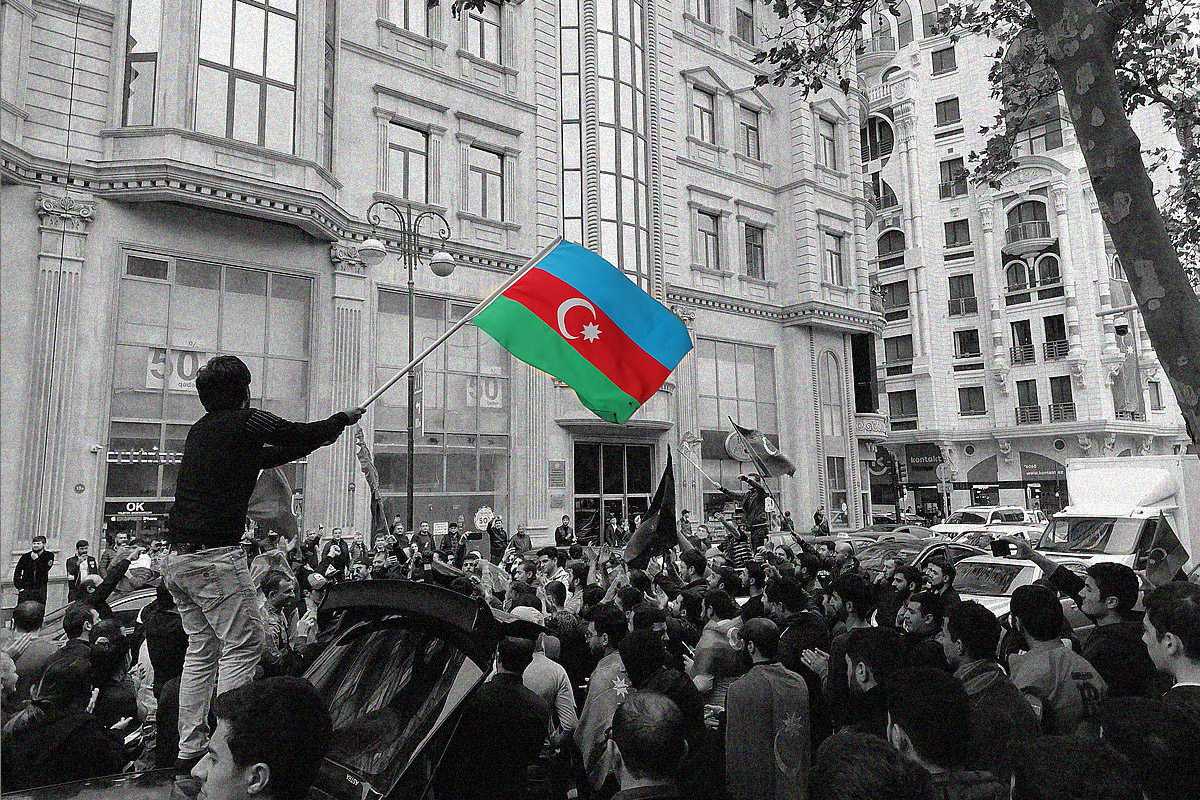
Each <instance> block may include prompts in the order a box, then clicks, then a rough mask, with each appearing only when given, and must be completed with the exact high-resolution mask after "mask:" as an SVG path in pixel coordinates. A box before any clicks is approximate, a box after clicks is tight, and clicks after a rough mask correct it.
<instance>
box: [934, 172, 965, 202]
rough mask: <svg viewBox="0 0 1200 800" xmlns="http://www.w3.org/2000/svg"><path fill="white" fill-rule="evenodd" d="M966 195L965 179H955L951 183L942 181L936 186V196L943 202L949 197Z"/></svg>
mask: <svg viewBox="0 0 1200 800" xmlns="http://www.w3.org/2000/svg"><path fill="white" fill-rule="evenodd" d="M966 193H967V179H966V178H965V177H962V178H955V179H954V180H952V181H942V182H941V183H940V184H938V196H939V197H940V198H941V199H943V200H945V199H947V198H950V197H961V196H962V195H964V194H966Z"/></svg>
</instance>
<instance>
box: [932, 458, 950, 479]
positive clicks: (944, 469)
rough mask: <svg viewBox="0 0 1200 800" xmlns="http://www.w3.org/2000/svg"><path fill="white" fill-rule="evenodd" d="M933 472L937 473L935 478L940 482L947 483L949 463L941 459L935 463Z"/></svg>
mask: <svg viewBox="0 0 1200 800" xmlns="http://www.w3.org/2000/svg"><path fill="white" fill-rule="evenodd" d="M933 474H935V475H937V479H938V480H939V481H941V482H942V483H947V482H948V481H949V480H950V465H949V464H947V463H946V462H945V461H943V462H942V463H940V464H938V465H937V469H935V470H934V471H933Z"/></svg>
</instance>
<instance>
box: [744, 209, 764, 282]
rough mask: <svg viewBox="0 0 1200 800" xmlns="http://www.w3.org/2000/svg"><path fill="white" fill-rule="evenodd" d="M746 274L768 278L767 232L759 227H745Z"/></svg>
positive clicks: (752, 276) (760, 278)
mask: <svg viewBox="0 0 1200 800" xmlns="http://www.w3.org/2000/svg"><path fill="white" fill-rule="evenodd" d="M745 236H746V274H747V275H748V276H750V277H751V278H758V279H759V280H765V279H766V277H767V250H766V230H765V229H763V228H761V227H759V226H758V225H751V224H750V223H749V222H747V223H746V225H745Z"/></svg>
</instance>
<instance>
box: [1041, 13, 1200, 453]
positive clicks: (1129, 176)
mask: <svg viewBox="0 0 1200 800" xmlns="http://www.w3.org/2000/svg"><path fill="white" fill-rule="evenodd" d="M1029 5H1030V8H1031V10H1032V11H1033V13H1034V15H1035V16H1036V17H1037V21H1038V27H1039V28H1040V29H1041V31H1042V33H1043V35H1044V36H1045V38H1046V46H1047V50H1048V52H1049V54H1050V57H1051V59H1052V60H1053V65H1054V69H1055V71H1056V72H1057V73H1058V76H1059V79H1060V80H1061V81H1062V86H1063V91H1064V93H1065V94H1066V98H1067V108H1068V109H1069V110H1070V113H1071V120H1072V123H1073V125H1074V128H1075V136H1076V139H1077V140H1078V142H1079V148H1080V150H1081V151H1082V152H1083V157H1084V160H1085V161H1086V162H1087V168H1088V172H1089V173H1090V174H1091V180H1092V188H1093V189H1094V190H1095V192H1096V199H1097V201H1098V203H1099V205H1100V215H1101V216H1102V217H1103V218H1104V222H1105V225H1106V226H1107V227H1108V233H1109V235H1110V236H1111V237H1112V240H1113V244H1114V245H1115V246H1116V249H1117V254H1118V255H1119V256H1120V257H1121V265H1122V267H1124V269H1125V274H1126V276H1127V277H1128V279H1129V286H1130V289H1132V290H1133V296H1134V298H1136V300H1137V304H1138V308H1139V309H1140V310H1141V314H1142V319H1143V320H1144V322H1145V325H1146V332H1147V333H1148V334H1149V335H1150V342H1151V344H1152V345H1154V349H1155V351H1156V352H1157V354H1158V360H1159V363H1160V364H1162V367H1163V370H1164V371H1165V372H1166V375H1167V378H1168V379H1169V380H1170V381H1171V386H1172V388H1173V389H1174V390H1175V397H1176V398H1177V399H1178V401H1179V408H1180V410H1181V411H1182V412H1183V418H1184V421H1185V422H1186V424H1187V429H1188V435H1189V436H1190V437H1191V439H1192V442H1193V443H1194V444H1197V446H1198V447H1200V440H1198V439H1197V436H1198V435H1200V300H1198V299H1197V297H1196V295H1195V293H1194V291H1193V289H1192V285H1191V282H1190V281H1189V280H1188V276H1187V274H1186V273H1185V272H1184V271H1183V267H1182V265H1181V264H1180V261H1179V256H1178V255H1177V254H1176V252H1175V249H1174V247H1173V246H1172V244H1171V238H1170V236H1169V235H1168V234H1167V229H1166V226H1165V224H1164V223H1163V218H1162V214H1160V213H1159V210H1158V206H1156V205H1155V203H1154V185H1153V183H1152V182H1151V181H1150V176H1149V175H1148V174H1147V172H1146V167H1145V165H1144V164H1143V163H1142V152H1141V142H1140V141H1139V140H1138V137H1137V134H1135V133H1134V132H1133V128H1132V127H1131V126H1130V124H1129V118H1128V117H1127V116H1126V114H1125V109H1124V106H1123V104H1122V101H1121V94H1120V91H1119V90H1118V88H1117V82H1116V81H1117V76H1116V70H1115V68H1114V65H1113V57H1112V50H1113V41H1114V39H1115V37H1116V36H1117V35H1119V33H1120V24H1121V20H1114V19H1112V18H1110V16H1109V15H1108V14H1107V13H1106V12H1105V11H1102V10H1100V9H1097V8H1096V6H1095V5H1094V2H1093V0H1030V2H1029ZM1164 57H1169V56H1167V55H1166V54H1164Z"/></svg>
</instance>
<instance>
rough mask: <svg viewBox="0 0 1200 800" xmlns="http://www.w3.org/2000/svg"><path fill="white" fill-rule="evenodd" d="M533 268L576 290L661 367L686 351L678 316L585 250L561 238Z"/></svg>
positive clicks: (686, 340)
mask: <svg viewBox="0 0 1200 800" xmlns="http://www.w3.org/2000/svg"><path fill="white" fill-rule="evenodd" d="M536 266H537V267H538V268H539V269H543V270H545V271H546V272H549V273H550V274H551V275H554V276H555V277H557V278H560V279H561V280H564V281H566V282H567V283H569V284H571V286H574V287H575V288H576V289H578V290H579V293H580V294H581V295H582V296H583V297H585V298H587V299H588V300H590V301H591V302H593V303H595V304H596V306H598V307H599V308H600V309H601V310H602V311H603V312H604V313H605V314H607V315H608V317H609V319H611V320H612V321H613V322H615V323H617V324H618V325H620V326H621V330H623V331H625V334H626V335H627V336H629V338H630V339H632V340H633V341H634V342H635V343H636V344H637V345H638V346H639V347H641V348H642V349H643V350H645V351H646V352H647V353H648V354H650V356H651V357H652V358H654V359H655V360H656V361H658V362H659V363H660V364H662V365H663V366H664V367H666V368H667V369H674V368H675V366H676V365H677V364H678V363H679V361H680V359H682V358H683V357H684V356H685V355H686V354H687V352H688V351H689V350H691V349H692V340H691V337H689V336H688V332H687V328H686V327H685V326H684V324H683V322H682V321H681V320H680V319H679V317H677V316H675V315H674V314H672V313H671V311H670V310H669V309H668V308H667V307H666V306H664V305H663V304H662V303H660V302H658V301H657V300H655V299H654V298H653V297H651V296H650V295H649V294H647V293H646V292H645V291H643V290H642V289H641V287H639V286H638V285H637V284H636V283H634V282H633V281H631V280H630V279H629V278H628V276H626V275H625V273H624V272H622V271H621V270H619V269H617V268H616V267H615V266H613V265H612V264H611V263H609V262H608V261H606V260H604V259H603V258H601V257H600V256H598V255H596V254H595V253H593V252H592V251H591V250H588V249H587V248H585V247H581V246H580V245H577V244H575V243H573V242H566V241H564V242H561V243H560V244H559V245H558V246H557V247H555V248H554V249H553V250H551V251H550V252H549V253H547V254H546V255H545V256H543V257H542V259H541V260H540V261H538V262H537V264H536Z"/></svg>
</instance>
